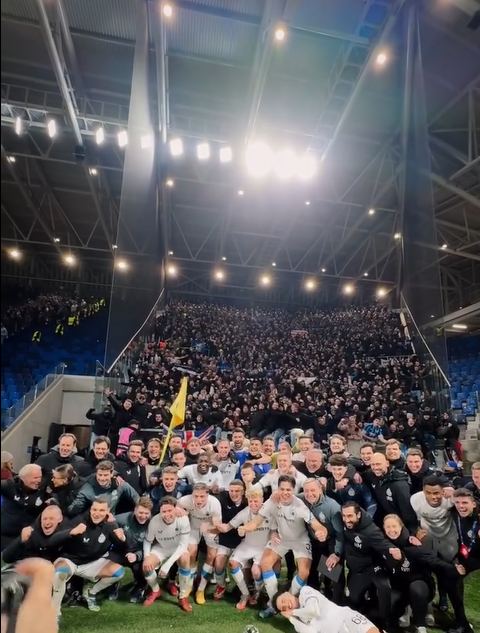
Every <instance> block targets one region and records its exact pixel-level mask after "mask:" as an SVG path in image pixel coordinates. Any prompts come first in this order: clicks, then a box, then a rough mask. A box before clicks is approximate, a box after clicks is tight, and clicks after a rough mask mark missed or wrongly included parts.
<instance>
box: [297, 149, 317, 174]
mask: <svg viewBox="0 0 480 633" xmlns="http://www.w3.org/2000/svg"><path fill="white" fill-rule="evenodd" d="M316 171H317V161H316V160H315V157H314V156H312V155H311V154H306V155H305V156H301V157H300V158H299V160H298V161H297V175H298V177H299V178H301V179H302V180H308V179H309V178H313V176H315V173H316Z"/></svg>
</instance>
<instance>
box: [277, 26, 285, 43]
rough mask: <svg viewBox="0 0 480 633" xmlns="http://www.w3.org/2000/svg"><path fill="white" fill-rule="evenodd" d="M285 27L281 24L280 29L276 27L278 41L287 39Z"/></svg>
mask: <svg viewBox="0 0 480 633" xmlns="http://www.w3.org/2000/svg"><path fill="white" fill-rule="evenodd" d="M285 35H286V32H285V29H284V28H282V27H281V26H280V27H278V29H276V31H275V39H276V40H277V42H283V40H284V39H285Z"/></svg>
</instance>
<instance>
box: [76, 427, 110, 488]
mask: <svg viewBox="0 0 480 633" xmlns="http://www.w3.org/2000/svg"><path fill="white" fill-rule="evenodd" d="M110 444H111V443H110V439H109V438H108V437H106V436H104V435H99V436H98V437H96V438H95V439H94V440H93V446H92V450H91V451H89V452H88V454H87V456H86V457H85V459H84V461H83V463H81V464H80V467H79V469H78V473H77V474H78V475H79V476H80V477H82V478H83V479H87V478H88V477H89V476H90V475H93V473H94V472H95V470H96V468H97V466H98V464H99V463H100V462H104V461H105V460H107V461H109V462H114V461H115V456H114V455H113V454H112V453H110Z"/></svg>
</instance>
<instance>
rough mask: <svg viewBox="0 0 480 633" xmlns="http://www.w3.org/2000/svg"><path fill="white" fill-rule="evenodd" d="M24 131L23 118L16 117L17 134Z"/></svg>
mask: <svg viewBox="0 0 480 633" xmlns="http://www.w3.org/2000/svg"><path fill="white" fill-rule="evenodd" d="M22 132H23V119H22V118H21V117H19V116H17V118H16V119H15V134H18V136H20V134H21V133H22Z"/></svg>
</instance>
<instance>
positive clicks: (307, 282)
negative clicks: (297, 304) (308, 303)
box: [305, 279, 315, 290]
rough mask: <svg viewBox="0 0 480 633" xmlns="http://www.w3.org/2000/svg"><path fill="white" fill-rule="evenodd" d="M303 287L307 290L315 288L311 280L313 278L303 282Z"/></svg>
mask: <svg viewBox="0 0 480 633" xmlns="http://www.w3.org/2000/svg"><path fill="white" fill-rule="evenodd" d="M305 288H306V289H307V290H315V282H314V281H313V279H309V280H308V281H306V282H305Z"/></svg>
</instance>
